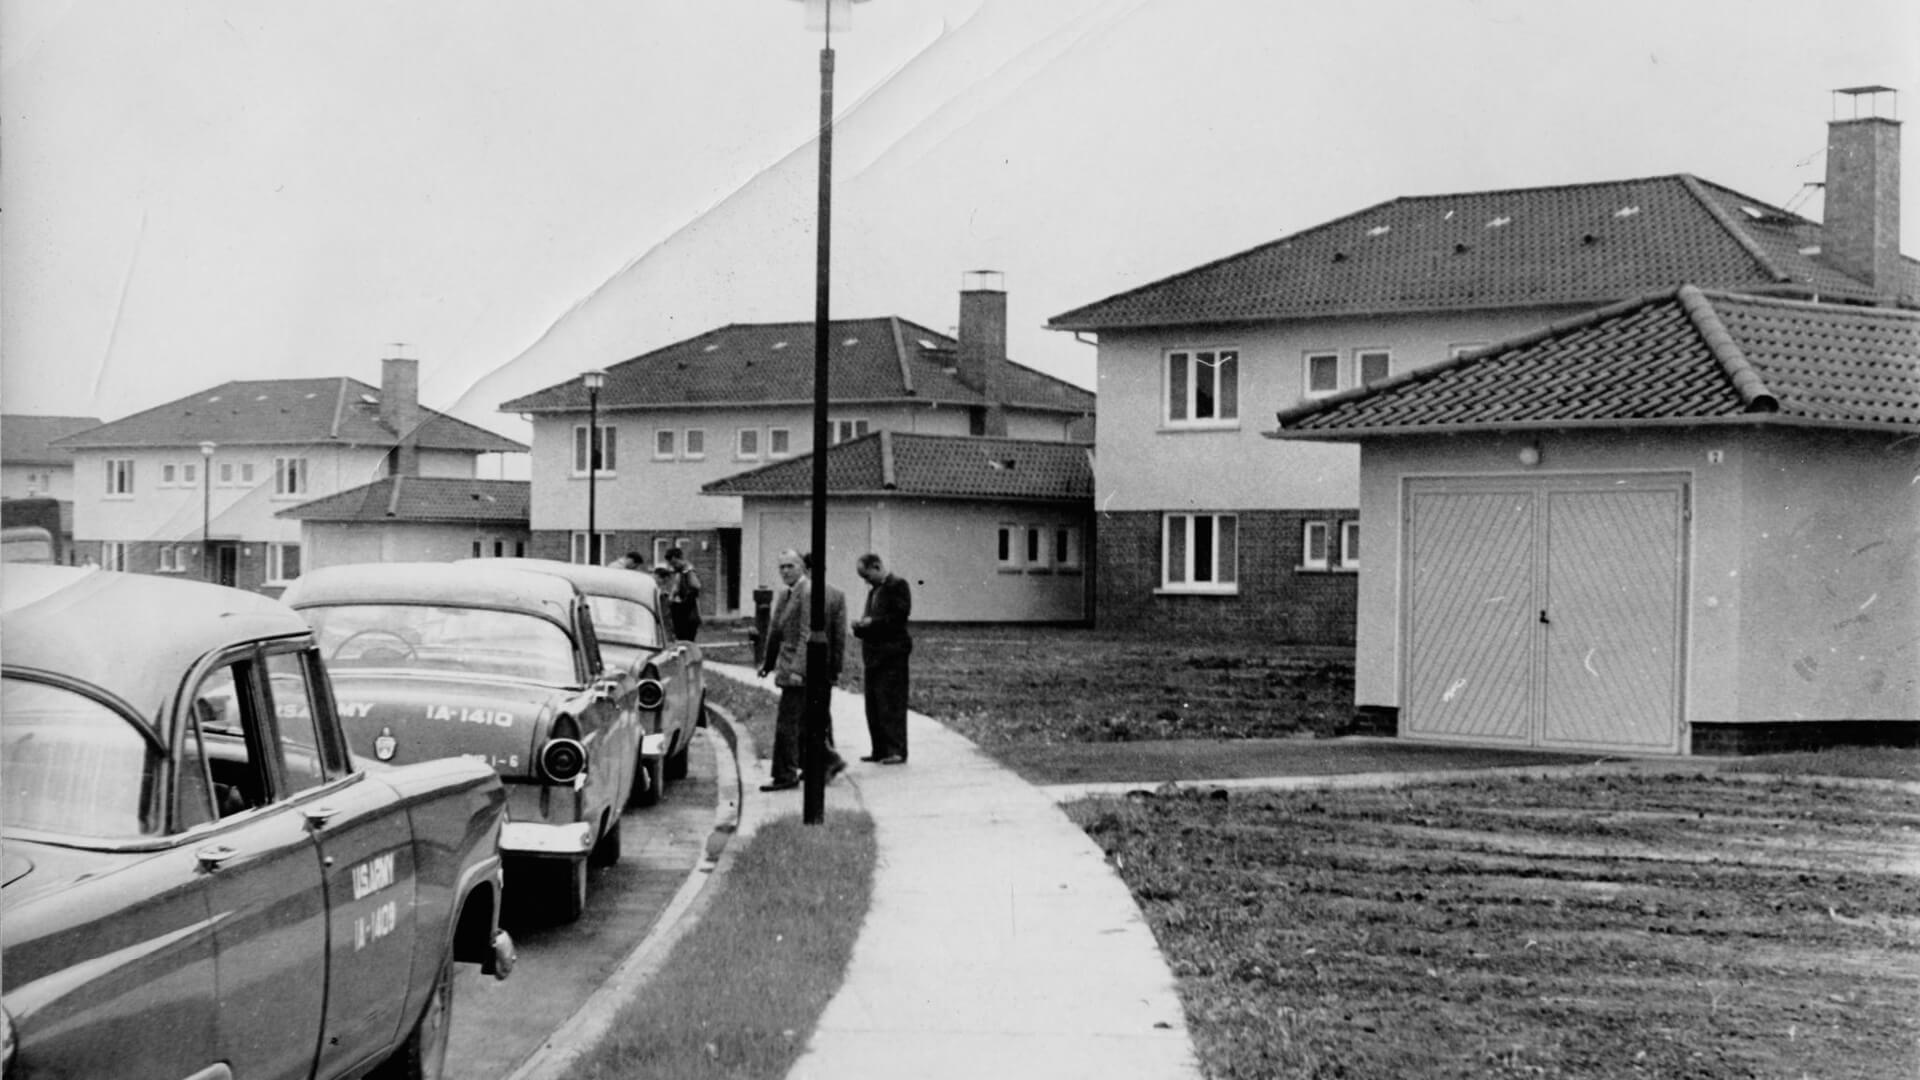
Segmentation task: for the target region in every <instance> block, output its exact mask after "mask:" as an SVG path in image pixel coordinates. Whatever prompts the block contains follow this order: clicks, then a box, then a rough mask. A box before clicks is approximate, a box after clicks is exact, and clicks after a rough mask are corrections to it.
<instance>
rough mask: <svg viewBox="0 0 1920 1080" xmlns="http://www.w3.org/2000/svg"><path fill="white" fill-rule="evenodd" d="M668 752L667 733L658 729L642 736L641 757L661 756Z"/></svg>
mask: <svg viewBox="0 0 1920 1080" xmlns="http://www.w3.org/2000/svg"><path fill="white" fill-rule="evenodd" d="M666 752H667V733H666V732H664V731H656V732H653V733H652V734H649V735H642V736H640V756H641V757H661V756H663V755H665V754H666Z"/></svg>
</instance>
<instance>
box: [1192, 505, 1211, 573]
mask: <svg viewBox="0 0 1920 1080" xmlns="http://www.w3.org/2000/svg"><path fill="white" fill-rule="evenodd" d="M1214 580H1216V579H1215V577H1214V573H1213V518H1211V517H1209V516H1207V515H1205V514H1199V515H1196V516H1195V517H1194V519H1193V581H1194V584H1196V585H1198V584H1199V583H1201V582H1203V581H1214Z"/></svg>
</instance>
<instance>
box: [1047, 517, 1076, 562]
mask: <svg viewBox="0 0 1920 1080" xmlns="http://www.w3.org/2000/svg"><path fill="white" fill-rule="evenodd" d="M1053 565H1055V566H1057V567H1059V568H1060V569H1062V570H1071V569H1075V568H1077V567H1079V565H1080V530H1079V529H1076V528H1074V527H1073V526H1071V525H1056V526H1054V527H1053Z"/></svg>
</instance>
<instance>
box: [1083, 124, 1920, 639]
mask: <svg viewBox="0 0 1920 1080" xmlns="http://www.w3.org/2000/svg"><path fill="white" fill-rule="evenodd" d="M1875 89H1877V88H1857V89H1856V90H1853V91H1844V92H1842V93H1844V94H1846V95H1849V96H1850V97H1851V96H1861V95H1866V94H1870V93H1872V92H1873V91H1874V90H1875ZM1887 124H1888V121H1884V120H1876V119H1872V118H1866V119H1860V120H1845V121H1836V122H1834V123H1833V124H1832V126H1831V131H1830V136H1831V142H1830V145H1829V150H1828V154H1827V180H1826V212H1825V219H1826V220H1825V221H1824V222H1814V221H1811V220H1809V219H1807V218H1804V217H1802V216H1800V215H1798V214H1795V213H1791V212H1789V211H1787V210H1784V209H1781V208H1780V207H1777V206H1774V205H1772V204H1770V203H1766V202H1763V201H1761V200H1759V199H1754V198H1750V197H1748V196H1746V195H1743V194H1741V193H1740V192H1737V191H1734V190H1732V189H1731V188H1727V187H1723V186H1721V185H1718V184H1714V183H1710V182H1708V181H1705V180H1702V179H1699V178H1697V177H1694V176H1691V175H1686V174H1679V175H1670V176H1653V177H1646V178H1642V179H1635V180H1616V181H1606V182H1599V183H1587V184H1574V185H1568V186H1562V187H1536V188H1518V189H1513V190H1505V191H1482V192H1468V193H1462V194H1452V195H1426V196H1415V197H1407V198H1399V199H1394V200H1392V201H1389V202H1385V203H1381V204H1379V205H1377V206H1372V207H1369V208H1367V209H1364V210H1361V211H1359V212H1357V213H1354V214H1352V215H1350V216H1347V217H1344V218H1340V219H1338V220H1336V221H1332V222H1329V223H1327V224H1324V225H1319V226H1316V227H1314V228H1311V229H1308V230H1306V231H1304V232H1300V233H1296V234H1294V235H1292V236H1287V237H1283V238H1281V239H1279V240H1275V241H1272V242H1270V243H1266V244H1262V245H1261V246H1259V247H1256V248H1252V249H1250V250H1248V251H1244V252H1241V253H1239V254H1236V255H1230V256H1228V257H1226V258H1223V259H1220V260H1218V261H1216V262H1212V263H1209V264H1206V265H1204V266H1200V267H1197V268H1195V269H1192V270H1189V271H1186V272H1185V273H1181V274H1177V275H1175V276H1173V277H1169V278H1166V279H1163V280H1160V281H1156V282H1152V283H1150V284H1147V285H1143V286H1141V287H1139V288H1136V289H1133V290H1131V291H1128V292H1124V293H1120V294H1118V295H1116V296H1111V297H1108V298H1106V299H1104V300H1099V301H1096V302H1094V303H1091V304H1087V305H1085V306H1083V307H1079V308H1076V309H1074V310H1071V311H1068V312H1065V313H1063V314H1060V315H1057V316H1055V317H1054V318H1053V319H1051V320H1050V321H1049V323H1048V325H1049V327H1050V328H1052V329H1056V330H1063V331H1071V332H1074V333H1077V334H1096V335H1098V370H1099V376H1098V379H1099V381H1098V384H1097V385H1098V392H1099V394H1100V403H1101V413H1102V416H1101V423H1100V426H1099V432H1098V438H1097V448H1098V450H1097V461H1098V467H1097V470H1096V476H1095V505H1096V506H1097V507H1098V508H1099V515H1100V516H1099V521H1098V528H1099V534H1100V543H1099V545H1098V548H1097V551H1096V553H1095V558H1096V560H1097V562H1096V575H1095V580H1096V582H1097V590H1096V605H1095V608H1096V618H1097V621H1098V624H1099V625H1100V626H1101V627H1103V628H1108V627H1146V626H1152V627H1156V628H1161V629H1169V628H1183V627H1184V628H1191V629H1205V630H1207V631H1209V632H1222V631H1224V632H1236V631H1237V632H1241V633H1246V634H1249V635H1257V636H1259V637H1261V638H1264V639H1267V640H1271V641H1274V642H1277V643H1302V644H1330V645H1350V644H1352V643H1353V642H1354V626H1355V622H1354V619H1355V602H1356V595H1357V590H1356V580H1355V579H1356V575H1357V572H1358V570H1359V566H1360V551H1361V545H1360V525H1361V521H1360V515H1359V506H1360V499H1359V452H1358V450H1357V449H1356V448H1355V447H1354V446H1352V445H1347V444H1328V443H1313V442H1284V443H1278V444H1276V443H1274V442H1271V441H1269V440H1266V439H1265V438H1263V435H1264V433H1265V430H1266V429H1267V428H1268V427H1269V426H1270V425H1269V424H1268V423H1267V421H1268V420H1269V418H1271V417H1272V416H1273V415H1274V414H1275V413H1276V412H1277V411H1281V410H1285V409H1288V408H1291V407H1293V406H1296V405H1298V404H1300V403H1302V402H1309V401H1312V400H1315V399H1318V398H1321V397H1325V396H1331V395H1334V394H1337V393H1340V392H1342V391H1346V390H1349V389H1352V388H1354V387H1357V386H1364V385H1368V384H1372V383H1375V382H1379V381H1381V380H1384V379H1388V378H1390V377H1394V376H1398V375H1400V374H1403V373H1405V372H1408V371H1411V370H1415V369H1418V368H1423V367H1426V366H1428V365H1432V364H1437V363H1441V362H1443V361H1446V360H1447V359H1449V358H1450V357H1453V356H1456V355H1459V354H1461V353H1463V352H1466V351H1469V350H1472V349H1475V348H1477V347H1480V346H1485V345H1488V344H1490V343H1493V342H1496V341H1502V340H1506V339H1510V338H1513V337H1515V336H1517V335H1520V334H1523V333H1527V332H1531V331H1534V330H1538V329H1540V328H1542V327H1545V326H1548V325H1550V324H1553V323H1555V322H1556V321H1558V320H1563V319H1567V318H1569V317H1572V316H1575V315H1578V314H1581V313H1583V312H1588V311H1592V310H1594V309H1596V308H1599V307H1603V306H1605V305H1608V304H1611V303H1615V302H1618V301H1621V300H1624V299H1627V298H1631V297H1635V296H1639V295H1642V294H1645V293H1649V292H1653V291H1657V290H1661V289H1667V290H1671V289H1673V288H1676V287H1677V286H1679V285H1681V284H1687V283H1690V284H1693V285H1696V286H1699V287H1701V288H1707V289H1721V290H1733V291H1739V292H1744V293H1750V294H1759V295H1766V296H1790V297H1800V298H1806V299H1816V298H1817V299H1822V300H1841V301H1857V302H1895V303H1900V304H1906V305H1911V304H1914V303H1916V302H1917V299H1920V288H1916V285H1915V280H1914V279H1915V274H1914V266H1913V263H1912V262H1911V261H1910V260H1904V259H1902V258H1901V257H1900V256H1899V254H1898V251H1897V242H1898V240H1897V238H1898V235H1899V211H1898V205H1897V191H1898V151H1897V144H1894V146H1893V147H1892V148H1891V149H1890V148H1889V146H1888V144H1887V139H1886V132H1887V127H1886V125H1887ZM1896 126H1897V125H1896Z"/></svg>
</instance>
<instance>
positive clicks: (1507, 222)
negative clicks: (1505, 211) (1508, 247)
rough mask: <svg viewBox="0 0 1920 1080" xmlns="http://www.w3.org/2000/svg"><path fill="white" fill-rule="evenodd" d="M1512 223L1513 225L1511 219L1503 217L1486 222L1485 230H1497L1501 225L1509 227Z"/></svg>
mask: <svg viewBox="0 0 1920 1080" xmlns="http://www.w3.org/2000/svg"><path fill="white" fill-rule="evenodd" d="M1512 223H1513V219H1512V218H1510V217H1506V216H1504V215H1503V216H1501V217H1497V218H1494V219H1493V220H1492V221H1489V222H1487V228H1489V229H1497V228H1499V227H1501V226H1502V225H1511V224H1512Z"/></svg>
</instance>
